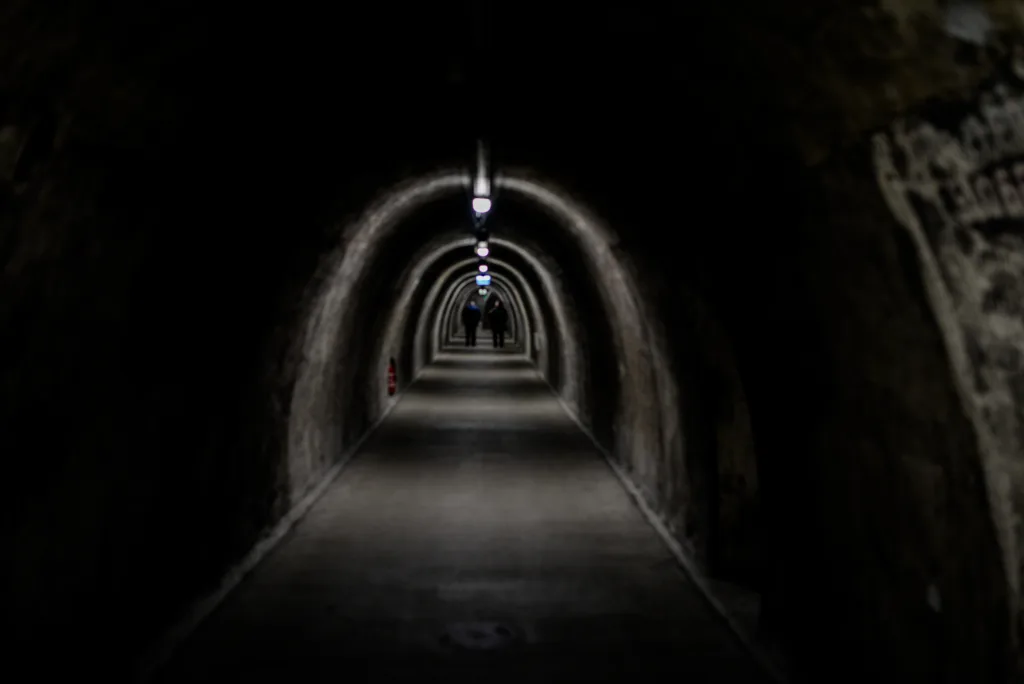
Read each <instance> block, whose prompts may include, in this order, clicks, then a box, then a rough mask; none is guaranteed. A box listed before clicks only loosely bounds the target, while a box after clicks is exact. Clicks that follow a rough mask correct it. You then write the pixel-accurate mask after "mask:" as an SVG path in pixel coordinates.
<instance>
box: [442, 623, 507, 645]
mask: <svg viewBox="0 0 1024 684" xmlns="http://www.w3.org/2000/svg"><path fill="white" fill-rule="evenodd" d="M516 641H517V637H516V632H515V630H513V629H512V628H511V627H508V626H507V625H503V624H501V623H498V622H460V623H457V624H454V625H449V626H448V629H447V631H445V633H444V634H443V635H441V643H442V644H444V645H445V646H452V647H455V648H461V649H466V650H470V651H495V650H498V649H502V648H508V647H509V646H511V645H512V644H514V643H515V642H516Z"/></svg>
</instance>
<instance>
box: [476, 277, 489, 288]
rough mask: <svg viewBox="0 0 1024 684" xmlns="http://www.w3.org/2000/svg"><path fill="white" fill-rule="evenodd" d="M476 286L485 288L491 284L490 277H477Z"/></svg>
mask: <svg viewBox="0 0 1024 684" xmlns="http://www.w3.org/2000/svg"><path fill="white" fill-rule="evenodd" d="M476 284H477V285H478V286H479V287H487V286H488V285H490V284H491V276H489V275H478V276H477V277H476Z"/></svg>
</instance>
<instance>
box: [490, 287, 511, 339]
mask: <svg viewBox="0 0 1024 684" xmlns="http://www.w3.org/2000/svg"><path fill="white" fill-rule="evenodd" d="M489 320H490V323H491V336H492V337H493V338H494V348H495V349H498V348H499V347H500V348H504V347H505V328H506V327H507V326H508V310H507V309H506V308H505V307H504V306H502V304H501V300H500V299H499V300H498V301H497V302H496V303H495V304H494V308H493V309H491V314H490V316H489Z"/></svg>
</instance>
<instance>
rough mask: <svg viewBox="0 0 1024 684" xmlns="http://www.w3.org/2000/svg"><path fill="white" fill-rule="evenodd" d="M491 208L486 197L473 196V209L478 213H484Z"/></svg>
mask: <svg viewBox="0 0 1024 684" xmlns="http://www.w3.org/2000/svg"><path fill="white" fill-rule="evenodd" d="M490 210H491V200H489V199H487V198H486V197H474V198H473V211H475V212H476V213H478V214H486V213H487V212H489V211H490Z"/></svg>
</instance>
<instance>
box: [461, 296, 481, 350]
mask: <svg viewBox="0 0 1024 684" xmlns="http://www.w3.org/2000/svg"><path fill="white" fill-rule="evenodd" d="M481 316H482V314H481V313H480V307H479V306H477V305H476V302H474V301H472V300H471V301H470V302H469V303H468V304H466V308H465V309H463V310H462V325H463V327H464V328H465V329H466V346H467V347H475V346H476V326H478V325H480V317H481Z"/></svg>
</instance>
